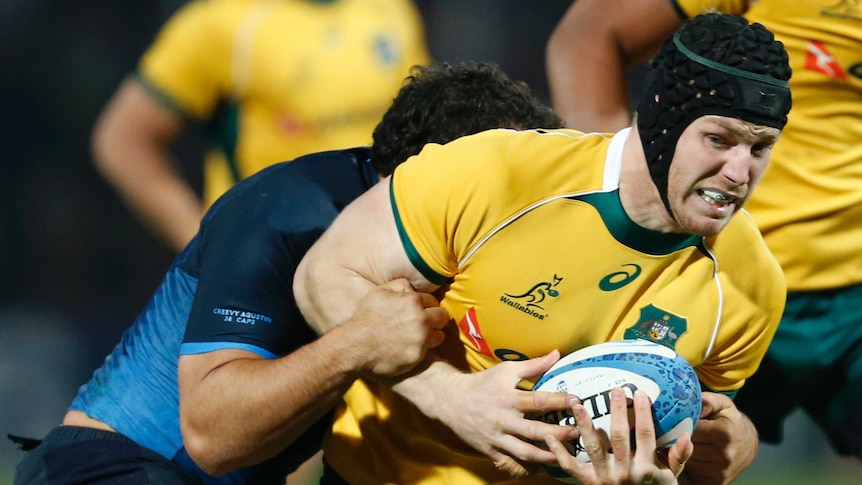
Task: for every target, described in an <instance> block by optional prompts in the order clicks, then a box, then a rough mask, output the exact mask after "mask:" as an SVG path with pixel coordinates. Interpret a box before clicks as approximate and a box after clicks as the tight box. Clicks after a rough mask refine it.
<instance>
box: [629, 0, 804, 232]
mask: <svg viewBox="0 0 862 485" xmlns="http://www.w3.org/2000/svg"><path fill="white" fill-rule="evenodd" d="M788 79H790V66H789V65H788V62H787V52H786V51H785V50H784V45H783V44H782V43H781V42H780V41H777V40H775V37H774V36H773V35H772V32H770V31H769V30H767V29H766V28H765V27H764V26H763V25H761V24H758V23H754V24H749V23H748V21H747V20H746V19H744V18H743V17H738V16H735V15H728V14H720V13H707V14H701V15H698V16H697V17H694V18H692V19H690V20H688V21H686V22H685V23H684V24H683V25H682V27H680V29H679V30H678V31H677V32H676V33H674V34H673V35H671V36H670V37H668V38H667V39H665V41H664V44H662V47H661V50H660V51H659V53H658V55H657V56H656V57H655V58H654V59H653V60H652V61H651V62H650V66H649V70H648V73H647V78H646V81H645V88H646V89H645V93H644V97H643V99H642V100H641V102H640V105H639V106H638V109H637V127H638V132H639V133H640V137H641V143H642V144H643V149H644V153H645V154H646V160H647V165H648V166H649V171H650V175H651V176H652V179H653V182H654V183H655V184H656V187H658V191H659V194H660V195H661V198H662V201H663V202H664V205H665V207H667V209H668V211H670V206H669V203H668V199H667V179H668V172H669V170H670V163H671V160H672V159H673V154H674V150H675V149H676V143H677V140H679V137H680V135H681V134H682V132H683V131H684V130H685V129H686V128H687V127H688V125H689V124H691V122H692V121H694V120H695V119H697V118H699V117H701V116H704V115H719V116H729V117H733V118H739V119H742V120H745V121H748V122H751V123H755V124H758V125H765V126H770V127H773V128H778V129H783V128H784V125H785V124H786V123H787V113H788V112H789V111H790V88H789V87H788V84H787V80H788ZM671 216H673V213H672V212H671Z"/></svg>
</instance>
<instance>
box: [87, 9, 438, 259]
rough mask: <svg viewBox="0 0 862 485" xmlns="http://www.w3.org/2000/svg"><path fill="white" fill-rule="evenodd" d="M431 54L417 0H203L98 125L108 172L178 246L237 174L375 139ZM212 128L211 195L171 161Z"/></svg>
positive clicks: (160, 42) (96, 143)
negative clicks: (179, 143)
mask: <svg viewBox="0 0 862 485" xmlns="http://www.w3.org/2000/svg"><path fill="white" fill-rule="evenodd" d="M428 61H429V54H428V51H427V46H426V43H425V39H424V30H423V26H422V23H421V19H420V17H419V13H418V11H417V10H416V9H415V7H414V5H413V4H412V3H411V2H410V0H371V1H369V0H293V1H284V0H255V1H236V0H206V1H200V0H199V1H193V2H189V3H188V4H187V5H186V6H184V7H183V8H181V9H180V10H179V11H178V12H177V13H176V14H175V15H174V16H173V17H172V18H171V19H170V20H169V21H168V22H167V24H165V26H164V27H163V28H162V30H161V31H160V32H159V34H158V37H157V38H156V39H155V42H154V43H153V44H152V45H151V46H150V47H149V49H148V50H147V52H146V53H145V54H144V56H143V57H142V59H141V61H140V65H139V66H138V70H137V73H136V75H134V76H131V77H129V79H127V80H126V81H125V82H123V84H122V85H121V86H120V88H119V89H118V90H117V92H116V93H115V94H114V96H113V98H112V99H111V101H110V102H109V103H108V105H107V106H106V107H105V108H104V110H103V112H102V114H101V116H100V119H99V120H98V122H97V123H96V126H95V128H94V131H93V155H94V159H95V162H96V166H97V168H98V169H99V171H100V172H101V173H102V175H103V176H104V177H105V178H106V179H107V180H108V181H109V182H110V183H111V184H112V185H113V186H114V187H115V188H116V190H117V191H118V192H119V193H120V195H121V196H122V197H123V198H124V199H125V202H126V203H127V204H128V205H129V206H130V208H131V209H132V210H133V211H134V212H135V213H136V214H137V215H138V216H139V217H140V218H141V219H142V220H143V221H144V222H145V223H146V224H147V225H148V226H150V228H151V229H152V230H153V231H154V232H155V233H156V234H157V235H158V236H160V238H162V239H163V240H164V241H165V242H167V243H168V244H170V246H171V247H172V248H174V249H175V250H176V251H177V252H179V251H180V250H181V249H182V248H183V247H185V245H186V243H188V241H189V240H190V239H191V238H192V236H193V235H194V234H195V232H196V231H197V229H198V224H199V223H200V218H201V216H202V215H203V213H204V210H205V209H206V208H207V207H208V206H209V205H210V204H211V203H212V202H213V201H215V199H216V198H218V196H219V195H221V194H222V193H224V191H225V190H227V189H228V188H230V187H231V186H232V185H233V184H234V183H236V182H238V181H239V180H241V179H244V178H245V177H248V176H249V175H251V174H253V173H255V172H257V171H258V170H260V169H262V168H264V167H266V166H268V165H270V164H273V163H276V162H280V161H282V160H292V159H294V158H297V157H299V156H300V155H305V154H308V153H314V152H320V151H325V150H334V149H340V148H348V147H353V146H360V145H367V144H369V143H370V142H371V132H372V131H373V129H374V126H375V125H376V124H377V122H378V121H379V120H380V117H381V116H383V113H384V112H385V111H386V109H387V108H388V107H389V103H390V102H391V101H392V98H394V97H395V95H396V94H397V93H398V89H399V88H400V87H401V83H402V81H403V80H404V78H405V77H406V76H407V75H408V74H409V69H410V67H411V66H414V65H424V64H427V63H428ZM189 122H190V123H197V124H200V125H203V126H205V128H206V135H207V145H208V147H207V154H206V157H205V160H204V167H203V168H204V176H203V183H204V187H203V190H204V194H203V201H201V200H200V198H199V197H198V195H197V194H196V193H195V191H194V190H193V189H192V187H191V186H190V185H189V183H188V182H187V181H186V180H185V179H184V178H183V177H182V175H181V172H180V171H179V170H178V169H177V168H176V166H175V164H174V161H173V160H172V154H171V151H170V149H171V144H172V142H173V141H174V140H176V139H177V138H178V137H179V136H180V134H181V133H182V132H183V130H184V127H185V125H186V123H189Z"/></svg>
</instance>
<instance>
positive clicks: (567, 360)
mask: <svg viewBox="0 0 862 485" xmlns="http://www.w3.org/2000/svg"><path fill="white" fill-rule="evenodd" d="M616 387H621V388H623V389H624V390H625V391H626V394H627V396H628V398H629V408H630V412H629V419H630V422H631V421H633V416H634V414H633V413H634V411H633V410H632V409H631V398H632V395H633V393H634V391H635V390H637V389H640V390H642V391H645V392H646V393H647V395H648V396H649V397H650V400H651V401H652V408H653V423H654V425H655V432H656V446H657V449H663V448H668V447H670V446H671V445H673V443H675V442H676V440H677V438H679V436H680V435H682V434H683V433H685V432H689V433H692V432H694V428H695V426H697V421H698V418H699V417H700V410H701V391H700V382H699V381H698V378H697V374H695V372H694V369H693V368H692V366H691V364H689V363H688V361H686V360H685V359H684V358H683V357H682V356H680V355H679V354H677V353H676V351H674V350H673V349H670V348H668V347H665V346H664V345H661V344H657V343H654V342H650V341H648V340H641V339H631V340H615V341H611V342H605V343H601V344H597V345H592V346H589V347H585V348H583V349H580V350H577V351H575V352H572V353H571V354H568V355H566V356H564V357H563V358H561V359H560V360H559V361H557V362H556V363H555V364H554V365H553V366H552V367H551V368H550V369H548V371H547V372H545V373H544V374H543V375H542V376H541V378H539V380H538V381H537V382H536V384H535V385H534V386H533V390H534V391H545V392H566V393H569V394H574V395H576V396H578V397H579V398H580V399H581V402H582V403H583V404H584V407H586V409H587V411H588V412H590V413H591V416H590V417H591V418H592V421H593V426H594V427H595V428H596V430H598V431H599V432H600V433H604V434H605V435H606V436H608V435H609V433H610V424H611V416H610V392H611V390H612V389H613V388H616ZM540 419H542V420H543V421H545V422H548V423H554V424H563V425H574V424H575V418H574V416H573V415H572V413H571V411H561V412H552V413H548V414H546V415H544V416H542V417H541V418H540ZM566 446H567V448H568V450H569V452H571V453H572V454H573V455H574V456H575V457H576V458H578V459H579V460H581V461H585V462H588V461H590V458H589V456H588V455H587V453H586V452H584V451H583V450H584V447H583V442H580V440H579V442H577V443H576V442H571V443H566ZM632 449H634V442H632ZM548 472H549V474H550V475H551V476H553V477H555V478H559V479H561V480H564V481H566V480H565V478H569V479H571V477H570V476H569V475H568V474H567V473H566V472H565V471H563V470H562V469H560V468H558V467H553V466H549V467H548ZM571 483H577V482H575V481H574V480H573V479H572V481H571Z"/></svg>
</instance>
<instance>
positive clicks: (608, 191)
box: [294, 14, 791, 485]
mask: <svg viewBox="0 0 862 485" xmlns="http://www.w3.org/2000/svg"><path fill="white" fill-rule="evenodd" d="M790 74H791V70H790V67H789V66H788V64H787V53H786V52H785V50H784V48H783V46H782V45H781V43H780V42H777V41H775V40H774V38H773V35H772V34H771V32H769V31H768V30H767V29H766V28H764V27H763V26H762V25H759V24H749V23H748V22H747V21H746V20H745V19H744V18H742V17H737V16H733V15H722V14H709V15H701V16H698V17H695V18H694V19H692V20H691V21H689V22H687V23H685V24H684V25H683V26H682V27H681V29H680V30H679V31H678V32H677V33H675V34H674V35H673V36H671V37H669V38H668V39H666V40H665V42H664V44H663V46H662V49H661V51H660V53H659V54H658V56H657V57H656V59H655V60H654V63H653V64H652V65H651V70H650V82H649V85H648V89H647V94H646V95H645V96H644V98H643V100H642V101H641V104H640V105H639V108H638V117H637V120H636V122H635V123H634V124H633V126H631V127H630V128H627V129H624V130H622V131H620V132H618V133H616V134H607V135H604V134H598V133H581V132H577V131H573V130H550V131H543V130H536V131H520V132H519V131H512V130H492V131H487V132H484V133H481V134H477V135H473V136H468V137H464V138H461V139H458V140H455V141H453V142H451V143H448V144H446V145H443V146H439V145H426V147H425V148H424V149H423V151H422V152H421V153H420V154H419V155H417V156H415V157H413V158H411V159H409V160H408V161H407V162H406V163H404V164H403V165H401V166H400V167H399V168H398V169H397V170H396V171H395V173H394V174H393V175H392V177H391V179H390V180H389V181H388V183H386V181H384V183H383V184H380V185H378V186H377V187H375V188H373V189H371V190H370V191H368V192H366V193H365V194H364V195H363V196H361V197H360V198H358V199H357V200H356V201H354V202H353V203H352V204H351V205H350V206H348V207H347V208H346V209H345V211H344V212H342V214H341V215H340V216H339V217H338V218H337V219H336V221H335V222H334V224H333V225H332V226H331V227H330V229H329V230H328V231H327V232H326V233H324V235H323V236H322V237H321V238H320V239H319V240H318V241H317V242H316V243H315V246H313V247H312V249H311V250H310V252H309V253H307V255H306V258H305V259H304V260H303V262H302V263H301V264H300V266H299V268H298V270H297V273H296V276H295V279H294V287H295V290H296V291H295V294H296V296H297V301H298V303H299V304H300V308H301V310H302V311H303V313H304V315H305V316H306V318H307V320H308V321H309V322H310V323H312V325H315V326H316V327H318V328H321V329H324V330H325V329H328V328H331V327H332V326H333V325H334V324H337V322H339V321H341V320H343V319H344V317H345V316H346V315H347V312H349V311H350V310H351V309H352V308H353V304H352V303H351V302H354V301H356V300H357V298H359V297H360V296H361V295H362V294H363V293H364V292H365V291H367V290H368V289H369V288H371V287H372V286H373V285H374V284H375V282H382V281H387V280H389V279H392V278H397V277H405V278H408V279H409V280H410V281H411V282H412V283H413V285H414V287H416V288H417V289H422V290H423V291H439V292H440V295H441V298H442V300H441V306H442V307H444V308H446V309H447V310H448V311H449V314H450V316H451V317H452V319H453V321H454V325H453V327H454V328H453V330H455V331H458V334H459V336H460V338H458V339H455V338H451V339H447V341H446V342H444V344H443V345H442V346H441V347H439V348H438V349H437V350H435V352H434V354H435V355H436V360H432V361H431V362H429V363H428V364H427V366H426V367H425V368H424V369H423V371H422V372H418V373H416V374H415V375H412V376H410V377H409V378H406V379H403V380H401V381H400V382H398V383H397V384H395V385H394V386H393V387H392V388H391V390H390V388H388V387H386V386H382V385H380V384H378V383H376V382H370V381H359V382H357V383H356V384H354V386H353V387H352V388H351V389H350V390H349V391H348V393H347V394H346V395H345V406H344V407H343V409H342V410H341V411H340V412H339V414H338V416H337V418H336V421H335V424H334V426H333V430H332V436H331V438H330V439H329V441H328V442H327V443H326V445H325V448H324V452H325V459H326V461H327V463H328V469H327V471H326V477H329V478H328V479H329V480H332V482H330V483H338V477H339V476H340V477H342V478H343V479H345V480H346V481H348V482H350V483H353V484H372V483H399V484H403V483H455V484H459V485H463V484H474V483H475V484H479V483H499V482H505V481H507V480H508V479H509V478H510V477H509V476H508V475H507V473H504V472H503V471H501V470H499V469H498V468H504V469H505V471H509V472H511V471H516V472H523V471H524V470H523V468H518V467H517V466H516V465H517V460H527V461H530V460H534V461H543V460H545V459H547V456H545V455H542V453H541V452H540V450H539V449H538V448H537V447H535V446H533V445H532V444H531V443H530V442H531V441H539V440H543V439H545V437H544V436H538V435H537V433H536V431H535V427H534V426H531V424H530V423H531V421H530V420H529V419H525V416H524V414H523V413H521V412H519V410H518V402H519V399H529V393H526V392H525V391H522V390H521V389H525V388H529V386H530V385H531V384H530V381H531V380H533V379H534V378H535V377H536V376H529V375H516V374H513V373H508V374H507V373H506V371H505V370H499V371H498V369H499V368H500V367H503V366H505V365H506V363H507V362H506V361H518V360H524V359H531V358H540V357H542V356H545V357H544V358H545V359H547V360H553V358H554V356H555V355H557V354H556V352H557V351H559V352H560V353H562V354H566V353H569V352H571V351H573V350H576V349H579V348H582V347H585V346H588V345H591V344H595V343H599V342H604V341H608V340H615V339H621V338H645V339H649V340H652V341H655V342H659V343H661V344H663V345H667V346H668V347H671V348H674V349H676V351H678V352H679V353H680V354H681V355H683V356H684V357H685V358H686V359H688V360H689V361H690V362H691V363H692V364H693V365H694V367H695V369H696V371H697V373H698V376H699V378H700V380H701V382H702V385H703V386H704V389H705V390H706V391H713V392H705V393H704V394H705V399H708V400H710V401H709V402H708V404H709V403H713V402H715V398H716V394H715V393H725V394H728V395H732V394H733V393H735V392H736V391H737V390H738V389H739V388H740V387H742V385H743V384H744V383H745V380H746V379H747V378H748V377H750V376H751V374H752V373H753V372H754V370H755V369H756V368H757V366H758V364H759V363H760V360H761V359H762V358H763V355H764V354H765V352H766V349H767V347H768V345H769V342H770V340H771V338H772V335H773V333H774V332H775V329H776V327H777V324H778V320H779V317H780V315H781V312H782V310H783V307H784V297H785V291H786V288H785V283H784V279H783V275H782V273H781V270H780V268H779V266H778V264H777V262H776V261H775V259H774V258H773V257H772V255H771V254H770V253H769V251H768V250H767V248H766V245H765V243H764V242H763V239H762V237H761V236H760V233H759V232H758V230H757V228H756V227H755V225H754V222H753V221H752V220H751V217H750V216H749V215H748V214H747V213H745V212H744V211H741V208H742V206H743V205H744V204H745V202H746V200H747V199H748V198H749V197H750V195H751V193H752V191H753V190H754V188H755V187H756V185H757V183H758V182H759V180H760V178H761V177H762V175H763V173H764V171H765V170H766V168H767V164H768V162H769V158H770V154H771V149H772V146H773V144H774V143H775V142H776V140H778V138H779V136H780V134H781V129H782V128H783V127H784V124H785V123H786V120H787V113H788V111H789V110H790V90H789V88H788V85H787V80H788V79H789V78H790ZM549 355H550V357H548V356H549ZM504 369H505V368H504ZM462 371H469V372H462ZM495 371H496V372H495ZM486 376H487V377H486ZM522 379H523V380H525V381H526V382H520V384H519V381H521V380H522ZM392 391H395V392H392ZM719 397H720V396H719ZM408 401H409V402H408ZM635 401H637V399H636V400H635ZM720 406H722V407H729V408H732V410H733V411H735V414H734V413H731V412H727V413H722V414H720V415H718V416H713V415H712V413H710V412H707V414H706V415H704V416H703V425H702V426H701V425H699V426H698V429H697V430H696V431H695V435H698V434H703V433H707V434H718V435H719V436H721V435H722V433H721V431H722V427H727V426H733V427H734V429H735V427H736V426H742V428H743V429H748V430H751V431H752V432H751V433H747V434H743V435H741V436H736V435H735V434H733V433H723V435H724V437H726V439H728V440H729V441H726V442H719V441H713V440H712V439H711V438H710V437H709V436H706V437H704V436H701V438H700V441H701V442H702V443H703V444H704V445H703V446H700V447H699V446H697V445H696V444H695V446H694V451H693V453H694V455H691V456H692V461H694V460H700V461H703V462H712V465H711V466H713V467H719V468H722V469H720V470H701V471H702V472H703V473H706V474H708V475H709V476H711V477H718V478H717V479H716V480H720V479H721V476H722V474H723V473H724V468H726V469H730V470H736V469H738V467H737V464H736V463H725V462H724V458H725V457H727V456H729V457H731V458H734V459H738V455H737V454H736V453H732V452H728V451H727V448H732V447H740V448H745V449H746V450H747V452H749V453H750V452H753V450H752V447H756V440H754V439H750V438H753V437H754V436H755V435H754V433H753V428H752V427H751V425H750V423H749V422H747V421H745V418H744V416H742V415H741V414H740V413H739V412H738V411H736V410H735V408H734V407H733V404H732V402H731V401H730V400H729V399H725V400H724V401H722V402H721V404H720ZM708 407H709V406H708ZM573 411H574V412H575V415H576V416H578V415H579V414H578V413H584V408H583V406H581V405H579V404H578V405H575V406H573ZM728 417H733V418H734V419H735V420H737V421H739V420H742V421H743V423H742V424H741V425H740V424H738V423H736V422H730V421H729V420H728ZM434 418H438V419H439V420H440V421H443V422H446V423H460V424H458V425H457V426H453V427H452V429H454V430H455V432H453V431H452V430H450V429H448V428H446V427H444V426H443V425H442V424H441V423H440V422H438V421H437V420H435V419H434ZM578 424H579V426H584V427H586V429H588V428H589V427H588V424H587V423H586V422H582V421H578ZM621 428H622V429H620V428H616V429H614V430H612V432H611V435H612V436H611V440H610V441H611V442H612V443H614V445H613V448H614V449H617V448H618V445H620V444H621V443H625V442H627V440H628V428H627V427H621ZM462 440H463V441H462ZM681 441H682V440H681ZM695 441H696V440H695ZM547 442H548V445H549V446H550V448H551V450H552V451H553V452H554V458H555V459H556V460H558V461H559V463H560V465H561V467H562V468H563V469H565V470H567V471H568V472H569V473H571V474H572V475H573V476H574V477H575V478H577V479H578V480H579V481H580V482H582V483H599V482H601V483H631V482H630V481H629V480H631V479H635V480H637V481H641V480H643V481H645V482H649V483H675V482H676V481H677V475H679V474H680V471H681V467H680V466H679V465H680V464H682V463H684V462H685V460H686V458H687V453H688V450H689V449H688V446H686V445H690V442H689V443H681V442H677V443H676V444H675V445H674V446H673V447H672V448H671V450H670V461H669V462H667V463H666V462H664V461H663V460H661V459H660V458H658V456H657V455H656V454H654V453H653V454H652V455H651V456H650V457H649V458H647V459H646V460H644V459H643V458H644V456H643V455H641V456H638V455H637V454H636V455H634V457H632V456H630V454H629V453H625V452H622V453H618V454H615V455H614V456H613V457H608V456H607V455H606V454H605V452H604V451H603V450H605V449H607V448H606V447H601V446H600V447H598V448H597V449H596V450H594V452H595V453H594V454H593V455H591V457H592V458H593V464H591V465H583V464H580V463H578V462H576V461H575V460H572V459H571V456H570V455H568V453H567V452H566V451H565V449H564V448H563V447H562V446H561V445H560V443H559V442H558V441H556V440H555V439H553V438H548V439H547ZM607 446H611V445H610V444H608V445H607ZM473 449H477V450H480V451H481V452H482V453H481V454H477V453H476V452H474V451H473ZM516 459H517V460H516ZM642 467H647V468H648V470H646V471H644V470H643V469H642ZM691 478H692V477H690V476H689V475H687V474H685V473H683V474H682V475H681V476H680V480H681V481H683V482H685V481H687V480H688V481H690V480H691ZM698 479H699V478H698ZM533 480H534V482H535V483H544V482H547V483H554V482H553V479H551V478H550V477H548V476H547V475H540V476H537V477H534V478H533ZM650 480H655V481H650ZM522 483H533V482H530V481H527V482H522ZM699 483H706V480H700V479H699Z"/></svg>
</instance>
